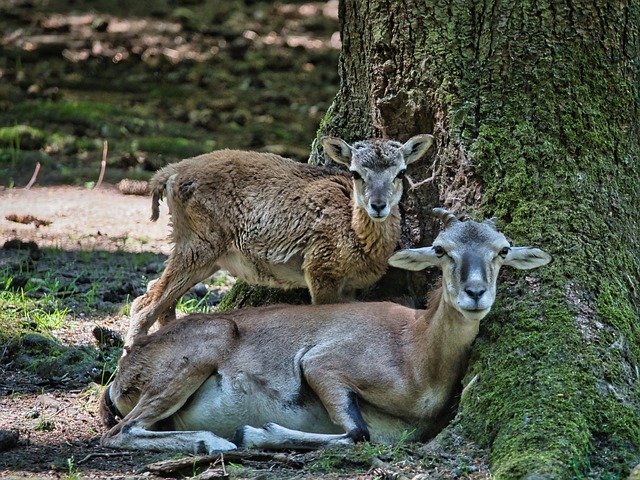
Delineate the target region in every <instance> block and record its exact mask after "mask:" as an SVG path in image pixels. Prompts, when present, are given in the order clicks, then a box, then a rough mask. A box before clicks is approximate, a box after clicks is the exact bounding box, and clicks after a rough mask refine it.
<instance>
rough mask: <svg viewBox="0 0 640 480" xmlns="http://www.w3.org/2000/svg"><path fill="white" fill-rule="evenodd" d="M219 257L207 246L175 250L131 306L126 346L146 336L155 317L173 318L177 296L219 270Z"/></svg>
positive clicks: (168, 320) (166, 321) (166, 320)
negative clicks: (217, 262)
mask: <svg viewBox="0 0 640 480" xmlns="http://www.w3.org/2000/svg"><path fill="white" fill-rule="evenodd" d="M219 256H220V255H219V254H217V252H213V251H212V250H211V246H210V245H209V246H206V245H203V246H200V248H199V249H198V248H193V247H192V248H190V249H188V250H187V251H185V252H180V251H178V250H177V249H174V251H173V252H171V255H170V256H169V261H168V262H167V267H166V268H165V269H164V271H163V272H162V275H161V276H160V278H159V279H158V280H156V281H154V282H153V283H152V284H150V285H149V288H148V290H147V291H146V292H145V293H144V294H143V295H141V296H140V297H138V298H136V299H135V300H134V301H133V303H132V305H131V311H130V319H129V330H128V331H127V335H126V337H125V348H126V347H131V345H133V344H134V343H135V341H136V339H138V338H140V337H143V336H145V335H146V334H147V332H148V331H149V329H150V328H151V326H152V325H153V324H154V323H155V322H156V321H157V320H159V323H160V324H161V325H164V324H166V323H168V322H170V321H171V320H172V319H174V318H175V306H176V304H177V303H178V300H179V299H180V297H181V296H182V295H184V294H185V293H186V292H187V291H188V290H189V289H190V288H191V287H193V286H194V285H195V284H197V283H198V282H201V281H203V280H205V279H206V278H208V277H210V276H211V275H213V274H214V273H215V272H216V271H218V270H219V267H218V265H216V263H215V262H216V260H217V259H218V258H219ZM125 352H126V350H125Z"/></svg>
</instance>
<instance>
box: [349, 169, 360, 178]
mask: <svg viewBox="0 0 640 480" xmlns="http://www.w3.org/2000/svg"><path fill="white" fill-rule="evenodd" d="M350 172H351V176H352V177H353V179H354V180H362V175H360V174H359V173H358V172H356V171H355V170H350Z"/></svg>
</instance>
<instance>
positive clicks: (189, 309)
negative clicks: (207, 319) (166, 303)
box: [176, 292, 210, 314]
mask: <svg viewBox="0 0 640 480" xmlns="http://www.w3.org/2000/svg"><path fill="white" fill-rule="evenodd" d="M208 297H209V292H207V293H206V294H205V295H204V296H203V297H201V298H199V299H198V298H189V299H186V300H185V299H184V298H183V297H181V298H180V300H178V305H177V306H176V308H177V309H178V310H180V311H181V312H184V313H186V314H191V313H207V312H209V310H210V307H209V306H208V305H207V298H208Z"/></svg>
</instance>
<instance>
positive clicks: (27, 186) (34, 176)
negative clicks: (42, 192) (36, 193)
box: [24, 162, 40, 190]
mask: <svg viewBox="0 0 640 480" xmlns="http://www.w3.org/2000/svg"><path fill="white" fill-rule="evenodd" d="M39 171H40V162H38V163H36V169H35V170H34V171H33V175H31V180H29V183H27V185H26V186H25V187H24V189H25V190H29V189H30V188H31V187H32V186H33V184H34V183H36V178H37V177H38V172H39Z"/></svg>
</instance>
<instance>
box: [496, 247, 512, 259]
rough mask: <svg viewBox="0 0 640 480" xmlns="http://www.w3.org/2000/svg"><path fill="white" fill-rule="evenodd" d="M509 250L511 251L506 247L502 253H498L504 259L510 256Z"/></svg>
mask: <svg viewBox="0 0 640 480" xmlns="http://www.w3.org/2000/svg"><path fill="white" fill-rule="evenodd" d="M509 250H511V249H510V248H509V247H504V248H503V249H502V250H500V252H498V255H500V256H501V257H502V258H504V257H506V256H507V255H509Z"/></svg>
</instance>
